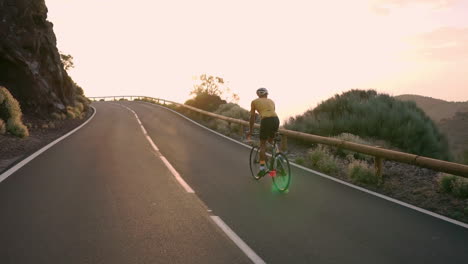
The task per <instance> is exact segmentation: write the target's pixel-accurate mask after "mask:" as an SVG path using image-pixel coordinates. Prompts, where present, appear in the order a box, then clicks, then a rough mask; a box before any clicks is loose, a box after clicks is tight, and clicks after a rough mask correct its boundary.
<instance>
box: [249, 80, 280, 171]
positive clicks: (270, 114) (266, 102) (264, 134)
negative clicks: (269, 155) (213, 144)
mask: <svg viewBox="0 0 468 264" xmlns="http://www.w3.org/2000/svg"><path fill="white" fill-rule="evenodd" d="M257 96H258V98H257V99H255V100H253V101H252V103H251V106H250V127H249V128H250V130H249V133H248V134H247V137H248V138H250V136H251V135H252V131H253V126H254V123H255V111H257V112H258V113H259V114H260V117H261V122H260V171H259V172H258V176H260V177H263V176H265V174H266V173H267V172H268V169H267V168H266V165H265V160H266V155H265V151H266V142H267V140H268V142H270V143H271V142H272V141H273V137H274V136H275V133H276V132H277V131H278V128H279V119H278V115H277V114H276V112H275V103H274V102H273V100H271V99H269V98H268V90H267V89H266V88H259V89H258V90H257Z"/></svg>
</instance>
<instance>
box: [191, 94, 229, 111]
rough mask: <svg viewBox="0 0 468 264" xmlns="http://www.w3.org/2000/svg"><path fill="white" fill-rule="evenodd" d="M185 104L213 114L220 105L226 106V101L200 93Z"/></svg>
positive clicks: (212, 95) (217, 96) (216, 96)
mask: <svg viewBox="0 0 468 264" xmlns="http://www.w3.org/2000/svg"><path fill="white" fill-rule="evenodd" d="M185 104H186V105H190V106H193V107H196V108H198V109H202V110H205V111H209V112H213V111H215V110H216V109H218V108H219V106H220V105H222V104H226V101H225V100H223V99H221V97H220V96H219V95H214V94H208V93H205V92H202V93H199V94H197V95H196V96H195V98H193V99H189V100H187V101H186V102H185Z"/></svg>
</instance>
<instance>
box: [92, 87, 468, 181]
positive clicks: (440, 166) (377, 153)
mask: <svg viewBox="0 0 468 264" xmlns="http://www.w3.org/2000/svg"><path fill="white" fill-rule="evenodd" d="M89 98H90V99H106V98H111V99H114V100H117V99H121V98H123V99H127V98H130V100H133V99H149V100H152V101H155V102H157V103H159V104H163V105H165V104H166V103H169V104H174V105H177V106H180V107H184V108H186V109H189V110H192V111H195V112H198V113H201V114H204V115H207V116H210V117H213V118H217V119H221V120H224V121H227V122H229V123H234V124H239V125H241V132H242V131H243V127H244V126H249V122H247V121H244V120H239V119H235V118H231V117H226V116H222V115H217V114H214V113H211V112H208V111H204V110H201V109H198V108H195V107H192V106H189V105H185V104H180V103H177V102H172V101H169V100H165V99H160V98H154V97H149V96H103V97H102V96H101V97H89ZM255 127H259V125H258V124H255ZM279 131H280V133H281V134H282V137H283V139H282V148H283V149H286V144H287V137H290V138H295V139H300V140H304V141H308V142H311V143H317V144H323V145H328V146H333V147H337V148H342V149H346V150H351V151H354V152H359V153H363V154H367V155H370V156H374V157H375V159H374V160H375V169H376V173H377V174H378V175H379V176H382V170H383V168H382V163H383V160H384V159H386V160H392V161H397V162H401V163H406V164H410V165H415V166H419V167H423V168H428V169H432V170H435V171H439V172H445V173H450V174H453V175H458V176H462V177H465V178H468V166H467V165H463V164H458V163H454V162H448V161H444V160H437V159H432V158H428V157H423V156H418V155H414V154H409V153H405V152H400V151H394V150H388V149H384V148H379V147H373V146H368V145H362V144H357V143H353V142H350V141H346V140H340V139H335V138H329V137H322V136H317V135H312V134H307V133H302V132H298V131H292V130H287V129H280V130H279Z"/></svg>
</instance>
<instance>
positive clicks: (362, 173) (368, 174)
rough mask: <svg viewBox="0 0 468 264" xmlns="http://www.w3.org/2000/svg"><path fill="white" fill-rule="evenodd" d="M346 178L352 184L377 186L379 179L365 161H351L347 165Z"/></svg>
mask: <svg viewBox="0 0 468 264" xmlns="http://www.w3.org/2000/svg"><path fill="white" fill-rule="evenodd" d="M348 177H349V179H350V180H351V181H352V182H354V183H364V184H374V185H375V184H377V183H378V182H379V177H378V176H377V175H376V174H375V171H374V170H373V169H372V167H371V166H369V164H368V163H367V162H365V161H360V160H353V161H351V162H350V164H349V165H348Z"/></svg>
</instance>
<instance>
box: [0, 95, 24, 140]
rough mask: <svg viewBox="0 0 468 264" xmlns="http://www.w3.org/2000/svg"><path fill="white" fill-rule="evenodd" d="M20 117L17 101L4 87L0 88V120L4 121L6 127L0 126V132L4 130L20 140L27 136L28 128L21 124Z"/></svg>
mask: <svg viewBox="0 0 468 264" xmlns="http://www.w3.org/2000/svg"><path fill="white" fill-rule="evenodd" d="M22 115H23V114H22V112H21V107H20V104H19V103H18V101H17V100H16V99H15V98H14V97H13V96H12V95H11V93H10V92H9V91H8V90H7V89H6V88H5V87H0V120H4V121H6V126H5V124H3V125H2V124H0V131H4V130H6V131H8V132H10V133H11V134H13V135H15V136H17V137H21V138H24V137H27V136H29V131H28V128H27V127H26V126H25V125H24V124H23V121H22ZM4 121H2V123H4ZM2 127H3V128H2Z"/></svg>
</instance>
